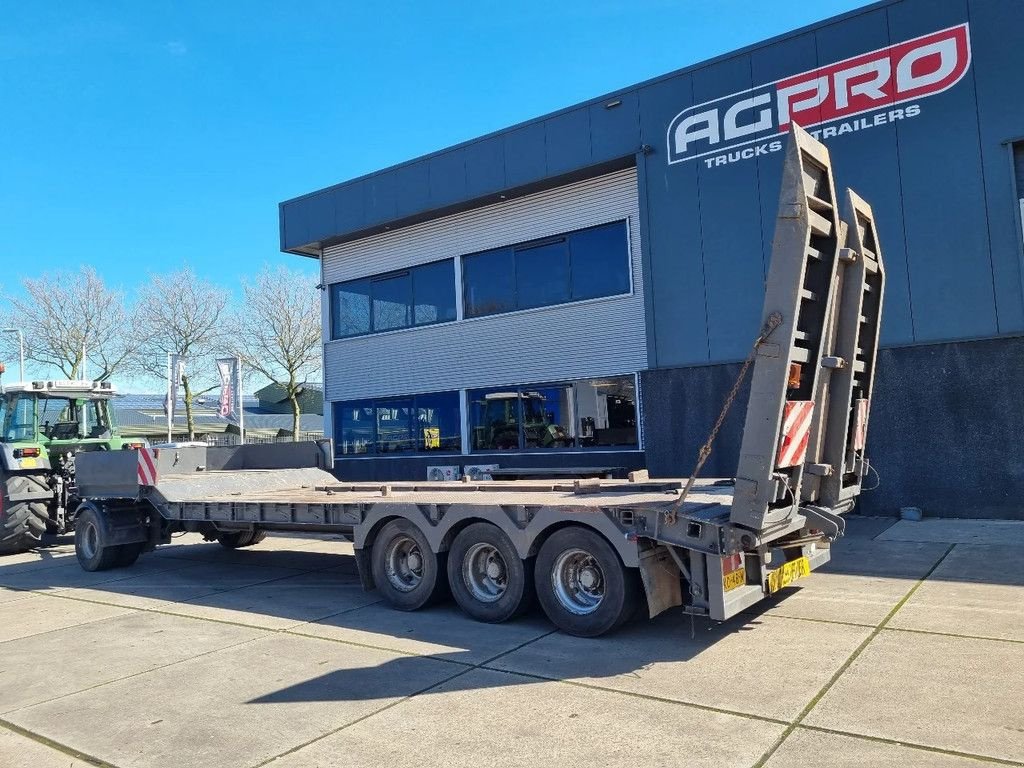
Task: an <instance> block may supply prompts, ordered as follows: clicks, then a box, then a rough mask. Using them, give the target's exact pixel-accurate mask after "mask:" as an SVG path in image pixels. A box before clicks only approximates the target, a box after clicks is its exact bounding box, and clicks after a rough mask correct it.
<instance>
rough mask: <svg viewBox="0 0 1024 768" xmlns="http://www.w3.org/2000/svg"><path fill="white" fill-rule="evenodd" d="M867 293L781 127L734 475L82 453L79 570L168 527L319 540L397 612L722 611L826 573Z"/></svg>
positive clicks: (846, 228) (864, 226) (290, 455)
mask: <svg viewBox="0 0 1024 768" xmlns="http://www.w3.org/2000/svg"><path fill="white" fill-rule="evenodd" d="M883 292H884V270H883V268H882V259H881V252H880V248H879V245H878V238H877V234H876V232H875V228H874V219H873V215H872V212H871V209H870V206H868V205H867V204H866V203H865V202H864V201H863V200H861V199H860V198H859V197H857V196H856V195H855V194H854V193H852V192H850V191H847V194H846V198H845V210H844V213H843V218H842V219H840V216H839V203H838V201H837V197H836V193H835V186H834V182H833V179H832V172H831V163H830V159H829V156H828V152H827V150H826V149H825V147H824V146H823V145H821V144H820V143H818V142H816V141H815V140H814V139H813V138H811V137H810V136H809V135H808V134H807V133H805V132H804V131H803V130H801V129H800V128H799V127H796V126H794V127H793V130H792V136H791V141H790V145H789V148H788V151H787V158H786V162H785V166H784V172H783V184H782V192H781V196H780V204H779V217H778V221H777V226H776V234H775V241H774V244H773V255H772V262H771V266H770V269H769V273H768V278H767V283H766V296H765V305H764V311H763V323H764V324H763V326H762V331H761V334H760V335H759V337H758V339H757V341H756V343H755V344H754V347H753V350H752V353H751V357H750V359H749V361H748V363H749V365H750V367H752V369H753V373H752V377H751V395H750V400H749V403H748V407H747V412H746V421H745V425H744V431H743V441H742V445H741V450H740V461H739V467H738V471H737V476H736V477H735V478H726V479H721V480H712V479H699V480H698V479H696V472H695V474H694V477H691V478H690V479H689V480H688V481H685V480H649V479H645V478H643V477H642V476H633V477H632V479H631V480H628V481H616V480H598V479H576V480H572V479H546V480H511V481H487V482H473V481H468V480H467V481H464V482H393V483H345V482H340V481H339V480H337V479H336V478H335V477H334V476H333V475H331V474H330V473H329V472H328V471H326V470H327V468H330V467H333V456H332V455H331V446H330V443H329V441H328V442H323V443H299V444H292V445H262V446H261V445H245V446H237V447H234V448H213V447H211V448H204V447H182V448H172V449H159V450H149V449H144V450H141V451H138V452H137V453H136V452H116V453H115V452H109V453H106V454H83V455H81V456H80V457H78V459H77V460H76V482H77V487H76V494H77V496H78V498H80V500H81V504H80V507H79V509H78V511H77V513H76V551H77V553H78V556H79V561H80V562H81V563H82V565H83V567H85V568H87V569H89V570H98V569H100V568H107V567H114V566H117V565H126V564H129V563H131V562H133V561H134V559H135V558H137V557H138V556H139V554H140V553H141V552H142V551H147V550H150V549H153V548H155V547H156V546H158V545H160V544H163V543H167V542H169V541H170V537H171V535H172V534H173V533H175V532H177V531H198V532H201V533H203V534H204V535H205V536H206V537H207V538H210V539H214V538H216V539H219V540H220V541H221V542H222V543H224V544H225V545H227V546H246V545H248V544H252V543H255V542H256V541H258V540H259V538H260V537H261V536H262V535H264V533H265V532H266V531H308V532H332V533H342V534H345V535H348V536H349V537H351V540H352V542H353V547H354V551H355V555H356V560H357V564H358V569H359V573H360V576H361V578H362V580H363V583H364V585H365V586H366V587H367V588H376V589H378V590H379V591H380V592H381V593H382V595H383V596H384V598H385V599H386V600H387V601H388V602H389V603H391V604H392V605H393V606H395V607H396V608H399V609H403V610H414V609H417V608H420V607H422V606H424V605H427V604H429V603H431V602H434V601H436V600H438V599H440V598H442V597H443V596H444V595H445V594H446V593H447V592H449V591H450V593H451V594H452V596H453V597H454V599H455V600H456V602H457V603H458V604H459V606H460V607H461V608H462V609H463V610H464V611H466V612H467V613H468V614H470V615H471V616H473V617H474V618H477V619H480V620H483V621H503V620H506V619H509V618H511V617H513V616H515V615H517V614H519V613H521V612H522V611H523V610H525V609H526V608H527V607H528V606H529V605H530V604H531V603H532V602H533V600H534V599H536V600H537V601H538V602H540V604H541V607H542V608H543V609H544V611H545V613H546V614H547V615H548V617H549V618H550V619H551V620H552V621H553V622H554V623H555V624H556V625H557V626H558V627H559V628H561V629H563V630H565V631H567V632H570V633H573V634H578V635H599V634H602V633H604V632H607V631H610V630H613V629H615V628H616V627H617V626H619V625H620V624H622V623H623V622H624V621H625V620H626V619H628V618H629V617H630V616H631V615H633V614H634V613H636V611H637V609H638V608H639V607H641V606H643V605H646V608H647V612H648V614H649V615H650V616H654V615H657V614H658V613H661V612H662V611H664V610H666V609H669V608H672V607H676V606H681V607H682V608H683V610H685V611H687V612H689V613H691V614H696V615H702V616H707V617H709V618H711V619H714V620H724V619H727V618H729V617H731V616H734V615H736V614H737V613H739V612H740V611H742V610H744V609H746V608H748V607H749V606H751V605H753V604H755V603H756V602H758V601H759V600H761V599H763V598H764V597H765V596H767V595H769V594H772V593H774V592H777V591H779V590H780V589H782V588H783V587H785V586H786V585H788V584H789V583H790V582H792V581H793V580H794V579H797V578H800V577H803V576H807V575H809V574H810V572H811V571H813V570H814V569H815V568H818V567H820V566H821V565H823V564H824V563H826V562H828V559H829V545H830V543H831V542H832V541H834V540H835V539H836V538H837V537H838V536H841V535H842V532H843V528H844V523H843V518H842V515H843V514H844V513H846V512H848V511H849V510H850V509H852V507H853V505H854V503H855V501H856V497H857V496H858V494H859V493H860V490H861V486H862V481H863V478H864V477H865V476H866V474H867V472H868V469H869V465H868V462H867V458H866V455H865V448H866V434H867V418H868V413H869V409H870V399H871V394H872V390H873V382H874V364H875V357H876V354H877V346H878V325H879V321H880V317H881V309H882V296H883ZM746 369H747V366H744V371H746ZM730 401H731V397H730ZM723 415H724V412H723ZM711 440H713V435H712V438H711V439H709V443H708V444H707V446H706V449H707V450H710V448H711ZM684 460H685V459H684V458H683V457H681V458H680V461H681V462H682V461H684Z"/></svg>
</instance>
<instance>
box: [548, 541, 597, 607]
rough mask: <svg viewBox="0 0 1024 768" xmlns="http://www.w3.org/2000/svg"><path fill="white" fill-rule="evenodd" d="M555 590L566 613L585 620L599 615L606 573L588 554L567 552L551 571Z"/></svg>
mask: <svg viewBox="0 0 1024 768" xmlns="http://www.w3.org/2000/svg"><path fill="white" fill-rule="evenodd" d="M551 587H552V590H553V591H554V593H555V598H556V599H557V600H558V602H559V603H560V604H561V605H562V607H563V608H565V610H567V611H569V612H570V613H574V614H576V615H577V616H585V615H587V614H590V613H593V612H594V611H596V610H597V609H598V607H600V605H601V602H602V601H603V600H604V595H605V582H604V571H602V570H601V565H600V563H598V562H597V559H596V558H595V557H594V556H593V555H592V554H590V553H589V552H587V551H586V550H583V549H567V550H565V551H564V552H562V554H560V555H559V556H558V557H557V558H555V562H554V564H553V565H552V567H551Z"/></svg>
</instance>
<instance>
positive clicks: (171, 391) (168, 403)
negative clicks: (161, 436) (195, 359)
mask: <svg viewBox="0 0 1024 768" xmlns="http://www.w3.org/2000/svg"><path fill="white" fill-rule="evenodd" d="M169 358H170V360H169V362H168V366H167V397H166V398H164V413H165V414H167V419H168V422H173V421H174V409H175V407H176V405H177V403H178V387H180V386H181V377H182V376H184V375H185V357H184V356H183V355H170V356H169Z"/></svg>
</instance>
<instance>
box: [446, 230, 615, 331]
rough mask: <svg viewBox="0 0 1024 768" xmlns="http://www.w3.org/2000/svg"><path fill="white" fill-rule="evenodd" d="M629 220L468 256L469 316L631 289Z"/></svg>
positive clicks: (465, 275)
mask: <svg viewBox="0 0 1024 768" xmlns="http://www.w3.org/2000/svg"><path fill="white" fill-rule="evenodd" d="M629 269H630V267H629V242H628V235H627V228H626V222H625V221H616V222H613V223H611V224H603V225H601V226H599V227H590V228H589V229H580V230H577V231H575V232H569V233H566V234H564V235H559V236H557V237H550V238H545V239H543V240H534V241H531V242H528V243H520V244H518V245H512V246H508V247H506V248H498V249H495V250H493V251H484V252H483V253H475V254H472V255H470V256H464V257H463V260H462V275H463V286H464V287H463V291H464V293H463V296H464V299H465V314H466V317H480V316H482V315H494V314H499V313H501V312H513V311H515V310H518V309H531V308H533V307H548V306H552V305H554V304H565V303H568V302H571V301H582V300H584V299H595V298H599V297H602V296H616V295H619V294H623V293H628V292H629V285H630V280H629Z"/></svg>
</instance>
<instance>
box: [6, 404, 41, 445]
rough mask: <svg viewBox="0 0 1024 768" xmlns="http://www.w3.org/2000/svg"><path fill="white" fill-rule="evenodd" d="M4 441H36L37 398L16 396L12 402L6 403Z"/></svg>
mask: <svg viewBox="0 0 1024 768" xmlns="http://www.w3.org/2000/svg"><path fill="white" fill-rule="evenodd" d="M3 428H4V440H5V441H6V442H10V443H14V442H17V441H24V440H28V441H33V442H34V441H35V439H36V424H35V398H33V397H31V396H30V395H16V396H15V397H14V399H13V400H12V401H10V402H7V401H5V408H4V420H3Z"/></svg>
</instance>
